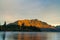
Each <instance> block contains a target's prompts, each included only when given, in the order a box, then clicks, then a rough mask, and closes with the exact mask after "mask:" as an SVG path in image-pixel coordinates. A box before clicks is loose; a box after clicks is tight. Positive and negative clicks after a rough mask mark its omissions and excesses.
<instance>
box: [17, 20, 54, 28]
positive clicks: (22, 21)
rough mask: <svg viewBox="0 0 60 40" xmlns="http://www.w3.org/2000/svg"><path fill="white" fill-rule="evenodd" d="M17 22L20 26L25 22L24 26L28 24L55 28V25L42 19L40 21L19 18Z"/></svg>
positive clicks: (28, 25)
mask: <svg viewBox="0 0 60 40" xmlns="http://www.w3.org/2000/svg"><path fill="white" fill-rule="evenodd" d="M17 24H18V25H19V26H22V24H24V26H27V27H30V26H32V27H38V28H53V26H51V25H49V24H47V23H46V22H42V21H39V20H37V19H32V20H27V19H25V20H18V21H17Z"/></svg>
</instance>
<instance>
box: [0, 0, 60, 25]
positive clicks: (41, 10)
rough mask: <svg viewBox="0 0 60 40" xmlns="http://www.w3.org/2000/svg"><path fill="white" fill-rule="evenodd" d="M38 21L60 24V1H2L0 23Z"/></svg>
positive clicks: (0, 3)
mask: <svg viewBox="0 0 60 40" xmlns="http://www.w3.org/2000/svg"><path fill="white" fill-rule="evenodd" d="M21 19H38V20H41V21H44V22H47V23H48V24H51V25H59V24H60V0H0V23H1V24H3V22H4V21H6V22H7V23H11V22H14V21H17V20H21Z"/></svg>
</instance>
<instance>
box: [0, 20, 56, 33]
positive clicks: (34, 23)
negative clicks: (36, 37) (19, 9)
mask: <svg viewBox="0 0 60 40" xmlns="http://www.w3.org/2000/svg"><path fill="white" fill-rule="evenodd" d="M0 30H1V31H21V32H43V31H44V32H56V31H57V30H56V28H55V27H53V26H51V25H49V24H47V23H46V22H42V21H39V20H37V19H33V20H27V19H25V20H18V21H16V22H14V23H9V24H7V25H6V22H5V23H4V25H2V26H0Z"/></svg>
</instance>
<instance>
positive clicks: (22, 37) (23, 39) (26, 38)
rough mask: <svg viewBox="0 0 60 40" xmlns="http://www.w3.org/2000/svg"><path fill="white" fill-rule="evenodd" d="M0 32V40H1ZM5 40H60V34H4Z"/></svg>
mask: <svg viewBox="0 0 60 40" xmlns="http://www.w3.org/2000/svg"><path fill="white" fill-rule="evenodd" d="M3 33H4V32H2V33H1V32H0V39H1V40H3ZM5 40H60V33H56V32H5Z"/></svg>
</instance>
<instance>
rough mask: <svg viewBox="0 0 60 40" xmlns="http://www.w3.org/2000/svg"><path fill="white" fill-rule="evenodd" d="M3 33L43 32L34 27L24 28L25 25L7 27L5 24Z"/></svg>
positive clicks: (9, 25) (2, 29) (2, 28)
mask: <svg viewBox="0 0 60 40" xmlns="http://www.w3.org/2000/svg"><path fill="white" fill-rule="evenodd" d="M0 28H1V29H0V30H1V31H22V32H25V31H26V32H27V31H28V32H35V31H36V32H38V31H41V30H40V29H39V28H37V27H32V26H30V27H29V26H24V24H22V26H19V25H14V24H8V25H6V23H4V25H2V26H1V27H0Z"/></svg>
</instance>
